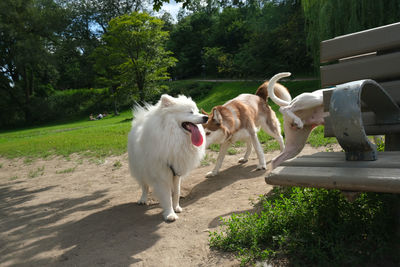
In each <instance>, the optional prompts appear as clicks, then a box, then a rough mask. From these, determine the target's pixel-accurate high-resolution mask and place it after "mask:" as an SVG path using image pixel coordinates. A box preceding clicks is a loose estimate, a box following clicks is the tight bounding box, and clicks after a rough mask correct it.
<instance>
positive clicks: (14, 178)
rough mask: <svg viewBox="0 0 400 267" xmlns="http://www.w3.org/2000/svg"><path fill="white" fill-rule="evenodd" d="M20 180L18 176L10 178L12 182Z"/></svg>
mask: <svg viewBox="0 0 400 267" xmlns="http://www.w3.org/2000/svg"><path fill="white" fill-rule="evenodd" d="M17 179H18V176H17V175H14V176H13V177H10V179H9V180H10V181H14V180H17Z"/></svg>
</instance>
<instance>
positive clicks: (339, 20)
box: [301, 0, 400, 69]
mask: <svg viewBox="0 0 400 267" xmlns="http://www.w3.org/2000/svg"><path fill="white" fill-rule="evenodd" d="M301 4H302V7H303V10H304V16H305V19H306V25H305V27H306V31H307V45H308V48H309V49H310V51H311V53H312V56H313V59H314V67H315V68H316V69H317V68H318V66H319V47H320V42H321V41H323V40H326V39H329V38H333V37H336V36H339V35H343V34H348V33H352V32H357V31H361V30H365V29H370V28H373V27H378V26H382V25H386V24H390V23H394V22H398V21H399V17H400V1H399V0H385V1H375V0H302V1H301Z"/></svg>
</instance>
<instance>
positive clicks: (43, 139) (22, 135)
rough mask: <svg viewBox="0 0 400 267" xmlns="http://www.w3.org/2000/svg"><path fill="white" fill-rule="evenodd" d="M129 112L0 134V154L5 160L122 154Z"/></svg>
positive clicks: (127, 130)
mask: <svg viewBox="0 0 400 267" xmlns="http://www.w3.org/2000/svg"><path fill="white" fill-rule="evenodd" d="M131 118H132V113H131V112H130V111H127V112H123V113H122V114H121V115H120V116H116V117H112V116H110V117H106V118H105V119H102V120H97V121H89V120H82V121H77V122H72V123H65V124H60V125H52V126H45V127H35V128H31V129H24V130H15V131H8V132H4V133H0V155H1V156H3V157H8V158H16V157H28V158H29V157H43V158H45V157H47V156H50V155H62V156H68V155H70V154H72V153H83V154H87V155H89V156H95V157H103V156H107V155H111V154H122V153H124V152H126V142H127V134H128V132H129V130H130V127H131Z"/></svg>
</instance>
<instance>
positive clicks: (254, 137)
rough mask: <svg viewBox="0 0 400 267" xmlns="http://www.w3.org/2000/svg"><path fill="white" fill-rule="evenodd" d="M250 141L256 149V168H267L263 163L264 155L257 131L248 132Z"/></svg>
mask: <svg viewBox="0 0 400 267" xmlns="http://www.w3.org/2000/svg"><path fill="white" fill-rule="evenodd" d="M250 136H251V137H250V138H251V142H252V144H253V146H254V149H255V150H256V153H257V157H258V161H259V164H258V166H257V170H262V169H264V170H265V169H267V165H266V164H265V157H264V151H263V149H262V147H261V144H260V141H259V140H258V137H257V133H256V132H255V131H254V132H253V133H251V134H250Z"/></svg>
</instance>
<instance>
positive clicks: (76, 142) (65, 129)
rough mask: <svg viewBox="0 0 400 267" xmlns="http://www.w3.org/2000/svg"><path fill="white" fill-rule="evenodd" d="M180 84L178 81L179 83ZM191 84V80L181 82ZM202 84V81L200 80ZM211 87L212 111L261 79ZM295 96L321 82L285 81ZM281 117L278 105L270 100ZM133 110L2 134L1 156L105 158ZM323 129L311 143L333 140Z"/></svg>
mask: <svg viewBox="0 0 400 267" xmlns="http://www.w3.org/2000/svg"><path fill="white" fill-rule="evenodd" d="M177 83H179V82H177ZM180 83H183V84H184V85H185V84H188V81H180ZM198 84H199V85H202V82H198ZM204 84H208V85H210V84H211V86H212V89H211V90H210V93H209V94H208V95H207V96H205V97H203V98H202V99H200V100H197V104H198V107H199V108H203V109H205V110H206V111H210V110H211V108H212V107H213V106H215V105H221V104H223V103H225V102H226V101H228V100H229V99H231V98H234V97H236V96H237V95H239V94H241V93H254V92H255V91H256V90H257V88H258V86H259V85H260V84H261V82H219V83H206V82H204ZM284 84H285V85H286V86H287V87H288V88H289V90H290V91H291V93H292V95H293V96H295V95H297V94H299V93H302V92H304V91H313V90H315V89H317V88H318V86H319V85H318V81H301V82H286V83H284ZM270 104H271V106H272V107H273V109H274V110H275V111H277V115H278V117H279V118H280V119H281V120H282V116H281V114H280V113H279V112H278V107H277V106H276V105H275V104H273V103H272V102H271V103H270ZM131 119H132V113H131V111H125V112H122V113H121V115H120V116H117V117H113V116H109V117H107V118H105V119H102V120H97V121H89V120H88V119H87V118H85V119H83V120H80V121H75V122H70V123H62V124H54V125H51V126H38V127H33V128H29V129H20V130H14V131H6V132H2V133H0V156H3V157H8V158H15V157H47V156H50V155H63V156H68V155H70V154H72V153H81V154H85V155H88V156H95V157H104V156H108V155H112V154H122V153H125V152H126V143H127V134H128V132H129V130H130V127H131ZM322 129H323V128H320V129H317V130H315V131H314V133H312V136H311V137H310V140H311V144H312V145H315V146H323V145H326V144H329V143H332V142H335V141H334V139H332V138H331V139H325V138H323V130H322ZM259 138H260V142H261V143H263V144H264V149H265V151H268V150H276V149H279V146H278V144H277V142H275V140H272V138H271V137H270V136H268V135H267V134H265V133H264V132H263V131H260V133H259Z"/></svg>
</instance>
